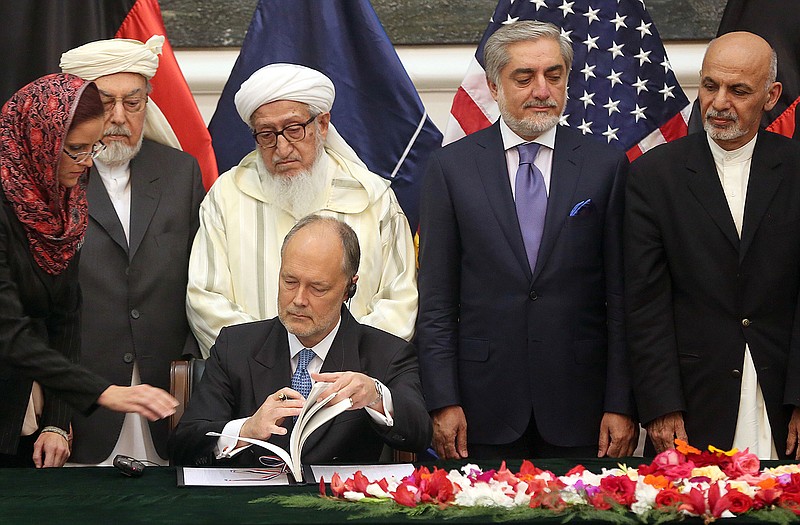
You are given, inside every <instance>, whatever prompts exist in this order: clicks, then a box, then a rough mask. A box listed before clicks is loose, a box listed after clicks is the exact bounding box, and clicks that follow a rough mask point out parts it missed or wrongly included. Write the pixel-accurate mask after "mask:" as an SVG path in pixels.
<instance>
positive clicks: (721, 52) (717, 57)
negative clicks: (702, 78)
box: [703, 31, 772, 69]
mask: <svg viewBox="0 0 800 525" xmlns="http://www.w3.org/2000/svg"><path fill="white" fill-rule="evenodd" d="M771 59H772V47H770V45H769V43H768V42H767V41H766V40H764V39H763V38H761V37H760V36H758V35H755V34H753V33H748V32H745V31H737V32H734V33H727V34H725V35H722V36H720V37H718V38H715V39H714V40H712V41H711V44H709V46H708V49H707V50H706V54H705V57H704V58H703V67H704V68H705V66H706V64H707V63H711V62H713V63H716V64H721V65H725V66H728V67H733V68H737V67H738V68H746V69H754V68H755V69H758V68H767V69H768V68H769V65H770V60H771Z"/></svg>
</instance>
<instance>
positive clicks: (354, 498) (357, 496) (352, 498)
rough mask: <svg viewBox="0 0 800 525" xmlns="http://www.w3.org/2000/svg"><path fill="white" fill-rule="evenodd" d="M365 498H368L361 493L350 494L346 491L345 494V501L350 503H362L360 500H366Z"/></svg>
mask: <svg viewBox="0 0 800 525" xmlns="http://www.w3.org/2000/svg"><path fill="white" fill-rule="evenodd" d="M364 498H366V496H365V495H363V494H362V493H360V492H350V491H346V492H345V493H344V499H346V500H348V501H360V500H362V499H364Z"/></svg>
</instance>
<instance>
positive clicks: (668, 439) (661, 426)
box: [647, 412, 689, 453]
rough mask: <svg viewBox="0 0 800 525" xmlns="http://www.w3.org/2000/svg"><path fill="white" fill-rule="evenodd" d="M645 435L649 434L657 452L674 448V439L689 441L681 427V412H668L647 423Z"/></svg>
mask: <svg viewBox="0 0 800 525" xmlns="http://www.w3.org/2000/svg"><path fill="white" fill-rule="evenodd" d="M647 435H648V436H650V440H651V441H652V442H653V445H654V446H655V447H656V452H657V453H659V452H664V451H665V450H667V449H670V448H675V440H676V439H680V440H683V441H686V442H688V441H689V436H687V435H686V430H685V429H684V427H683V414H681V413H680V412H670V413H669V414H665V415H663V416H661V417H658V418H656V419H654V420H652V421H651V422H650V423H648V424H647Z"/></svg>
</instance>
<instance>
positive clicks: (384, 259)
mask: <svg viewBox="0 0 800 525" xmlns="http://www.w3.org/2000/svg"><path fill="white" fill-rule="evenodd" d="M326 153H327V155H326V158H323V162H326V164H327V170H326V173H327V181H328V182H327V186H328V187H327V190H326V194H325V197H324V202H325V204H324V205H323V206H322V208H321V209H320V210H319V211H318V212H317V213H318V214H320V215H324V216H331V217H335V218H337V219H340V220H342V221H344V222H346V223H347V224H348V225H350V227H352V228H353V230H354V231H355V232H356V235H358V241H359V243H360V245H361V264H360V266H359V269H358V292H357V293H356V294H355V296H354V297H353V298H352V300H351V301H350V304H349V306H350V311H351V313H352V314H353V316H354V317H355V318H356V319H358V321H359V322H361V323H363V324H367V325H370V326H374V327H376V328H380V329H382V330H385V331H387V332H389V333H391V334H394V335H397V336H399V337H402V338H404V339H406V340H408V339H410V338H411V336H412V335H413V333H414V324H415V322H416V318H417V303H418V294H417V285H416V260H415V252H414V243H413V238H412V235H411V230H410V228H409V226H408V221H407V219H406V217H405V215H404V214H403V211H402V210H401V208H400V205H399V204H398V202H397V198H396V197H395V195H394V192H393V191H392V190H391V188H390V187H389V182H388V181H386V180H385V179H383V178H381V177H379V176H378V175H375V174H374V173H371V172H370V171H368V170H366V169H365V168H363V167H362V166H360V165H358V164H356V163H354V162H351V161H349V160H345V159H344V158H343V157H342V156H341V155H339V154H338V153H336V152H334V151H332V150H330V149H328V148H326ZM258 155H260V153H259V152H258V151H253V152H252V153H250V154H249V155H247V156H246V157H245V158H244V159H242V161H241V162H240V163H239V165H238V166H236V167H234V168H232V169H230V170H229V171H227V172H226V173H224V174H223V175H222V176H220V178H219V179H218V180H217V181H216V182H215V183H214V185H213V186H212V188H211V190H210V191H209V192H208V195H206V198H205V199H204V200H203V203H202V205H201V206H200V229H199V230H198V231H197V236H196V237H195V240H194V245H193V246H192V254H191V257H190V259H189V285H188V290H187V296H186V299H187V300H186V311H187V316H188V319H189V323H190V325H191V326H192V330H193V331H194V334H195V336H197V340H198V341H199V342H200V348H201V350H202V352H203V355H204V357H208V355H209V351H210V348H211V346H212V345H213V344H214V341H215V340H216V338H217V335H218V334H219V331H220V330H221V329H222V328H223V327H225V326H228V325H233V324H239V323H246V322H250V321H256V320H262V319H270V318H272V317H275V316H277V315H278V310H277V297H278V270H279V269H280V248H281V244H282V243H283V238H284V237H285V236H286V234H287V233H288V232H289V230H290V229H291V228H292V226H294V225H295V223H296V222H297V219H295V218H294V217H293V216H292V215H291V214H289V213H288V212H286V211H284V210H283V209H281V208H279V207H278V206H276V205H274V204H273V201H272V198H271V196H270V195H266V194H265V193H264V189H263V186H262V184H261V178H260V177H268V176H269V175H268V174H267V173H266V172H264V168H263V164H261V163H259V162H257V160H258Z"/></svg>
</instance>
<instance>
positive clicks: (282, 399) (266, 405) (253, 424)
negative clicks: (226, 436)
mask: <svg viewBox="0 0 800 525" xmlns="http://www.w3.org/2000/svg"><path fill="white" fill-rule="evenodd" d="M305 402H306V400H305V398H304V397H303V396H302V394H300V392H297V391H296V390H292V389H291V388H289V387H284V388H281V389H280V390H278V391H277V392H275V393H274V394H271V395H270V396H268V397H267V399H266V400H265V401H264V402H263V403H262V404H261V406H260V407H258V410H256V413H255V414H253V415H252V416H250V417H249V418H248V419H247V421H245V422H244V425H242V429H241V430H240V431H239V435H240V436H241V437H246V438H253V439H260V440H262V441H266V440H268V439H269V438H270V437H271V436H272V434H277V435H279V436H282V435H284V434H286V432H287V430H286V428H285V427H283V426H281V425H282V424H283V420H284V419H285V418H287V417H294V416H297V415H299V414H300V412H301V411H302V410H303V405H304V404H305ZM247 445H248V443H246V442H244V441H240V442H239V443H238V444H237V445H236V447H237V448H238V447H244V446H247Z"/></svg>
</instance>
